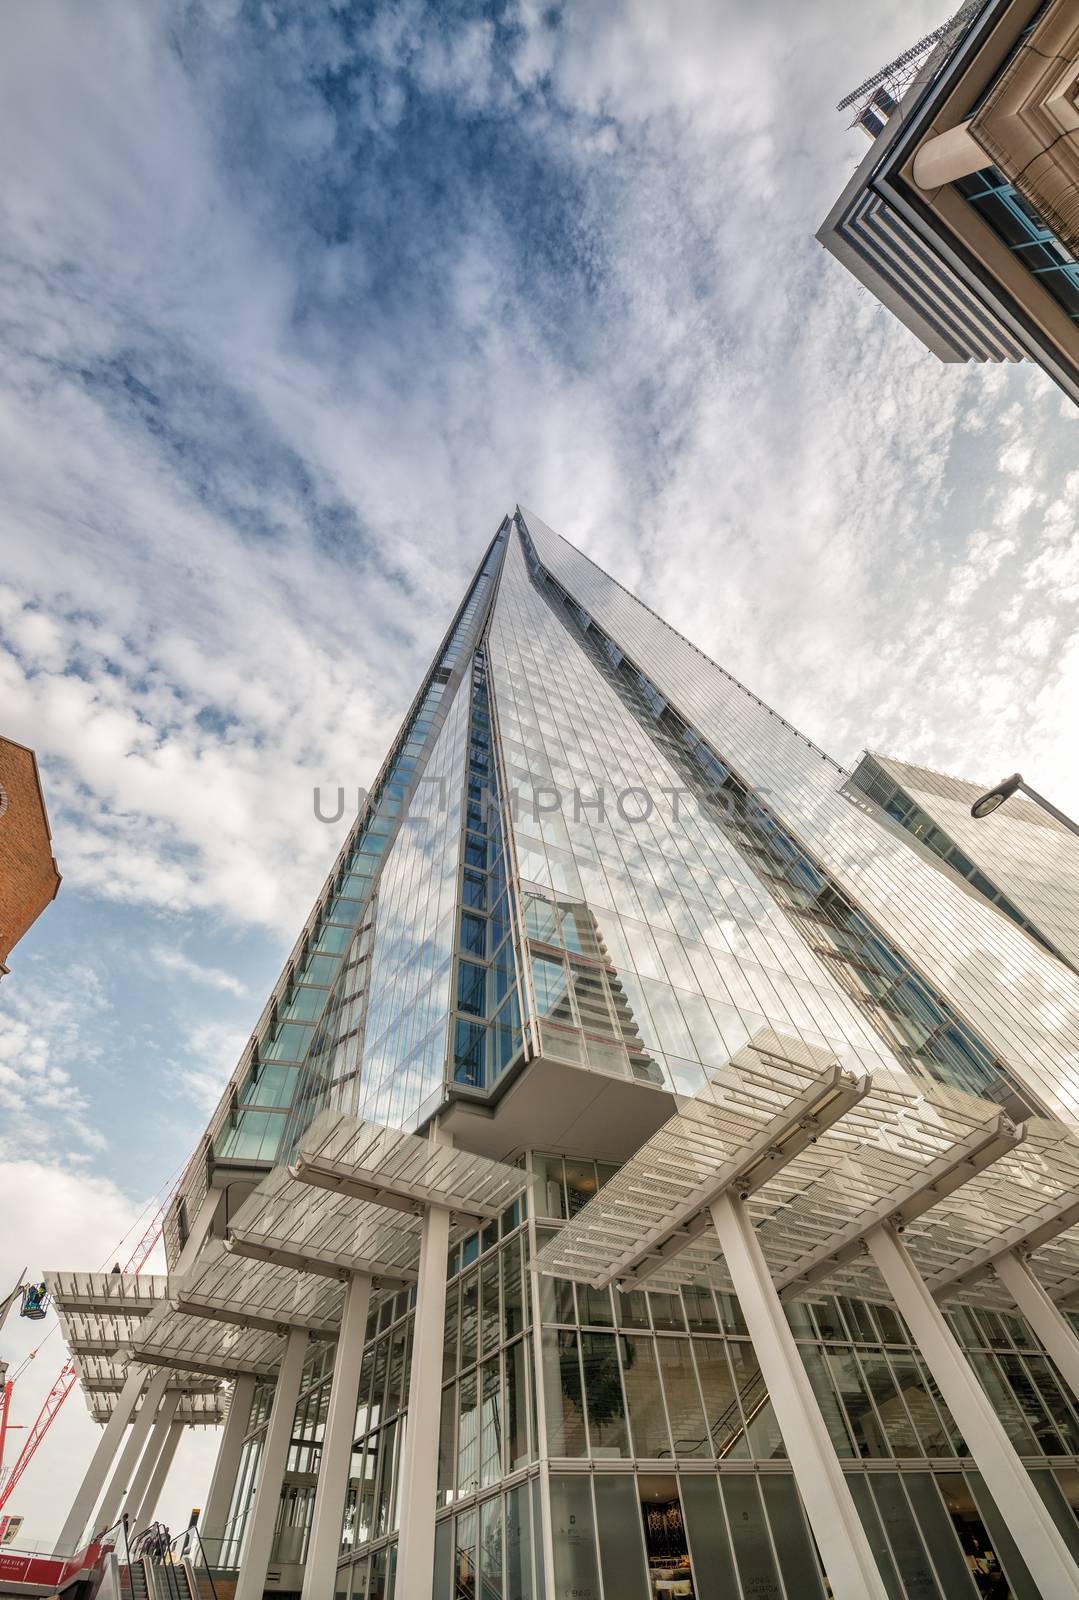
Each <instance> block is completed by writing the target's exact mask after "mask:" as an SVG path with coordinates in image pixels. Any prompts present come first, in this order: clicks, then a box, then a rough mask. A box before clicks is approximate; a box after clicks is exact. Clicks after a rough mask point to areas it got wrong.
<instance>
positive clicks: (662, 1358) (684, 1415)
mask: <svg viewBox="0 0 1079 1600" xmlns="http://www.w3.org/2000/svg"><path fill="white" fill-rule="evenodd" d="M656 1345H657V1349H658V1353H659V1370H660V1374H661V1376H662V1378H663V1392H664V1394H665V1396H666V1400H667V1419H668V1421H669V1423H670V1428H671V1440H672V1442H673V1445H674V1453H675V1455H676V1456H710V1455H711V1453H712V1447H711V1442H710V1438H709V1433H708V1427H707V1424H706V1422H705V1419H704V1413H703V1411H702V1410H701V1397H700V1392H699V1391H698V1389H697V1374H696V1372H695V1371H694V1368H693V1356H692V1354H691V1352H690V1345H689V1340H688V1339H658V1340H657V1341H656Z"/></svg>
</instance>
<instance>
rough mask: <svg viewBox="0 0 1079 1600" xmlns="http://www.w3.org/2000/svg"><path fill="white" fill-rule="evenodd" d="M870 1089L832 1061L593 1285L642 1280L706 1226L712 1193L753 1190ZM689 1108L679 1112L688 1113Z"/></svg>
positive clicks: (635, 1284) (866, 1081) (866, 1080)
mask: <svg viewBox="0 0 1079 1600" xmlns="http://www.w3.org/2000/svg"><path fill="white" fill-rule="evenodd" d="M871 1087H872V1079H871V1078H870V1077H869V1076H868V1074H863V1075H861V1076H857V1075H855V1074H854V1073H852V1072H850V1071H849V1070H848V1069H847V1068H845V1067H842V1066H841V1065H840V1064H839V1062H836V1063H835V1065H834V1067H833V1069H832V1071H831V1072H830V1073H828V1074H827V1075H825V1076H824V1077H823V1078H818V1079H817V1080H816V1081H815V1082H813V1083H812V1084H810V1086H809V1087H808V1088H807V1089H804V1090H803V1091H802V1093H801V1094H799V1095H796V1096H795V1098H794V1099H793V1100H791V1101H790V1102H789V1103H788V1104H787V1105H785V1106H784V1107H783V1109H782V1111H780V1112H779V1113H778V1114H777V1115H776V1116H775V1117H773V1118H772V1119H771V1121H770V1122H767V1123H766V1124H765V1125H764V1127H763V1128H761V1129H760V1131H759V1133H758V1134H757V1135H756V1137H755V1138H754V1139H753V1140H752V1141H751V1142H750V1143H749V1144H747V1145H745V1146H744V1147H743V1148H742V1149H741V1150H739V1152H738V1154H737V1156H736V1157H734V1158H732V1159H731V1160H729V1161H726V1162H724V1163H722V1164H721V1165H720V1166H718V1167H716V1168H715V1170H714V1171H713V1172H711V1173H710V1174H709V1176H708V1178H707V1180H706V1181H705V1182H704V1183H702V1184H700V1185H699V1186H698V1188H697V1189H695V1190H694V1191H693V1193H692V1194H691V1195H689V1196H688V1197H687V1198H686V1200H685V1202H684V1203H680V1205H679V1213H680V1214H679V1215H678V1216H677V1218H674V1219H672V1220H671V1223H670V1226H669V1227H668V1228H667V1229H666V1230H665V1231H664V1232H661V1233H659V1234H658V1236H653V1238H652V1239H651V1240H650V1241H649V1243H648V1244H647V1245H646V1246H644V1247H643V1248H642V1249H640V1250H639V1251H636V1252H635V1253H634V1254H632V1255H630V1256H629V1257H628V1259H626V1260H624V1261H623V1262H620V1263H619V1265H618V1268H617V1270H616V1272H614V1273H613V1274H600V1275H599V1276H598V1277H597V1278H596V1280H595V1281H594V1283H593V1287H594V1288H603V1287H604V1286H605V1285H606V1284H607V1283H609V1282H611V1280H612V1277H615V1278H617V1279H618V1282H619V1283H620V1284H621V1285H622V1286H623V1287H625V1288H627V1289H633V1288H636V1287H638V1286H639V1285H640V1284H643V1283H645V1282H646V1281H647V1280H648V1278H650V1277H651V1276H652V1274H653V1273H655V1272H658V1271H659V1270H660V1269H661V1268H662V1267H663V1266H664V1265H665V1264H666V1262H667V1261H669V1260H670V1258H671V1257H672V1256H675V1255H677V1254H678V1252H679V1251H680V1250H682V1249H683V1248H684V1246H685V1245H686V1244H688V1243H689V1242H690V1240H692V1239H694V1238H696V1237H697V1236H698V1235H699V1234H701V1233H703V1232H704V1231H705V1230H706V1229H707V1228H708V1227H709V1225H710V1222H711V1218H710V1215H709V1206H710V1205H711V1203H712V1201H713V1200H714V1199H715V1198H716V1196H717V1195H720V1194H722V1193H723V1192H724V1191H725V1190H727V1189H732V1190H734V1191H735V1192H736V1193H738V1194H739V1195H740V1196H741V1197H742V1198H745V1197H746V1196H747V1195H750V1194H752V1193H753V1192H754V1191H755V1190H757V1189H759V1188H761V1187H762V1186H763V1185H764V1184H766V1183H767V1182H768V1181H769V1179H770V1178H773V1177H775V1175H776V1173H777V1172H779V1171H780V1170H781V1169H782V1168H783V1167H784V1166H785V1165H786V1164H787V1162H788V1161H792V1160H793V1159H794V1157H795V1156H796V1155H799V1154H800V1153H801V1151H803V1150H805V1149H806V1148H807V1146H809V1145H811V1144H813V1143H814V1142H815V1141H816V1140H817V1139H818V1138H819V1137H820V1135H821V1134H822V1133H823V1132H824V1130H825V1129H826V1128H830V1127H831V1126H832V1125H833V1124H834V1123H836V1122H838V1121H839V1120H840V1118H841V1117H843V1116H845V1115H846V1113H847V1112H848V1111H849V1110H850V1109H851V1107H852V1106H856V1105H857V1104H858V1102H859V1101H860V1100H864V1099H865V1097H866V1095H867V1094H868V1093H869V1090H870V1088H871ZM692 1109H693V1108H692V1106H687V1107H685V1108H683V1111H682V1113H681V1114H682V1116H683V1117H685V1116H687V1115H691V1114H692Z"/></svg>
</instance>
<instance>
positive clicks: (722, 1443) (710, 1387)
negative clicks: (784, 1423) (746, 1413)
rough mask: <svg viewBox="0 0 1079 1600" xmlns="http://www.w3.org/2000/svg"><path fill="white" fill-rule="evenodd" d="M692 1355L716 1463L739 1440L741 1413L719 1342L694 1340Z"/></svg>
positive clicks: (725, 1358)
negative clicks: (702, 1396)
mask: <svg viewBox="0 0 1079 1600" xmlns="http://www.w3.org/2000/svg"><path fill="white" fill-rule="evenodd" d="M693 1353H694V1355H695V1356H696V1358H697V1374H698V1376H699V1378H700V1380H701V1391H702V1393H703V1395H704V1411H705V1417H706V1419H707V1424H708V1431H709V1433H710V1435H711V1440H712V1449H713V1450H714V1451H715V1453H716V1455H717V1456H718V1457H719V1459H720V1460H723V1458H724V1457H725V1456H729V1455H730V1454H731V1452H732V1450H733V1448H734V1446H735V1444H736V1443H737V1442H738V1441H739V1440H741V1441H742V1443H743V1445H744V1443H745V1440H744V1436H743V1433H742V1413H741V1410H740V1409H739V1406H738V1397H737V1394H736V1392H735V1388H734V1379H733V1378H732V1377H731V1369H730V1365H729V1363H728V1361H727V1350H726V1346H725V1345H724V1343H723V1341H722V1340H721V1339H694V1341H693Z"/></svg>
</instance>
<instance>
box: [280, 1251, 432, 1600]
mask: <svg viewBox="0 0 1079 1600" xmlns="http://www.w3.org/2000/svg"><path fill="white" fill-rule="evenodd" d="M370 1303H371V1279H370V1277H369V1276H368V1274H367V1273H366V1272H354V1273H353V1274H352V1276H351V1277H350V1278H349V1281H348V1289H347V1290H346V1292H345V1307H344V1313H343V1315H342V1318H341V1336H340V1338H339V1339H338V1341H337V1352H336V1354H335V1356H334V1359H333V1377H332V1379H331V1380H330V1401H329V1406H328V1409H327V1412H326V1428H325V1431H324V1433H323V1436H322V1454H321V1457H320V1459H319V1469H318V1483H317V1485H316V1487H315V1509H314V1511H313V1513H312V1516H311V1537H310V1539H309V1540H308V1542H307V1562H306V1564H305V1566H304V1574H303V1595H302V1600H326V1597H327V1596H328V1595H332V1594H333V1591H334V1577H335V1575H336V1572H337V1557H338V1555H339V1554H340V1551H341V1524H342V1521H343V1520H344V1514H345V1495H346V1493H347V1492H348V1472H349V1467H350V1465H351V1464H352V1446H353V1443H354V1442H355V1438H356V1397H357V1394H358V1393H359V1387H360V1367H361V1365H362V1363H363V1336H364V1333H365V1332H366V1330H367V1308H368V1306H369V1305H370ZM439 1377H440V1379H441V1373H439Z"/></svg>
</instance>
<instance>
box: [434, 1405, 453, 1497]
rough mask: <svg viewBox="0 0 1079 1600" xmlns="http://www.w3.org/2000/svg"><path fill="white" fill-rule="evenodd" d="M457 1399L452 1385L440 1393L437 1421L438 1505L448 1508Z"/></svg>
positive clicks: (450, 1495) (451, 1486) (451, 1485)
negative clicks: (439, 1408) (440, 1402)
mask: <svg viewBox="0 0 1079 1600" xmlns="http://www.w3.org/2000/svg"><path fill="white" fill-rule="evenodd" d="M456 1398H457V1394H456V1390H455V1388H454V1385H453V1384H452V1383H449V1384H447V1385H446V1387H445V1388H444V1389H443V1391H442V1406H441V1410H440V1413H439V1419H438V1483H437V1489H438V1504H439V1505H440V1506H448V1505H449V1503H450V1501H451V1500H452V1499H453V1493H452V1490H453V1459H454V1451H455V1449H456V1443H455V1440H454V1437H453V1413H454V1409H455V1407H454V1402H455V1400H456Z"/></svg>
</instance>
